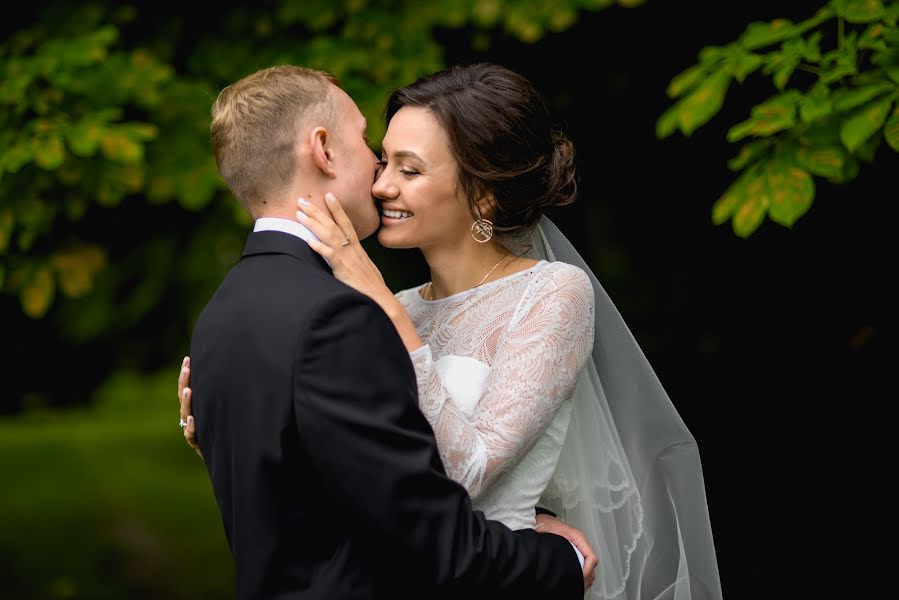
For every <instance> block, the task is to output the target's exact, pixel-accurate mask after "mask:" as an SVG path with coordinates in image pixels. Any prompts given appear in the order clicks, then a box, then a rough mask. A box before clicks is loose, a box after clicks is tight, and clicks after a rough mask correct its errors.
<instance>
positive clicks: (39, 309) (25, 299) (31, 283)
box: [19, 265, 56, 319]
mask: <svg viewBox="0 0 899 600" xmlns="http://www.w3.org/2000/svg"><path fill="white" fill-rule="evenodd" d="M55 292H56V285H55V282H54V280H53V273H52V271H50V267H49V266H47V265H43V266H41V267H39V268H38V269H37V270H36V271H35V272H34V274H32V276H31V278H30V279H29V280H28V283H27V284H25V287H23V288H22V290H21V292H20V293H19V300H20V301H21V304H22V310H23V311H24V312H25V314H26V315H28V316H29V317H31V318H32V319H40V318H41V317H43V316H44V315H45V314H47V311H48V310H49V309H50V305H51V304H52V303H53V296H54V295H55Z"/></svg>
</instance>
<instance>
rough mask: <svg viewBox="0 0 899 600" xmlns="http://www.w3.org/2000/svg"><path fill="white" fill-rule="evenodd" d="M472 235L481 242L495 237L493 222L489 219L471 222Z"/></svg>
mask: <svg viewBox="0 0 899 600" xmlns="http://www.w3.org/2000/svg"><path fill="white" fill-rule="evenodd" d="M471 237H473V238H474V241H476V242H477V243H479V244H486V243H487V242H489V241H490V239H491V238H492V237H493V223H491V222H490V221H488V220H487V219H478V220H477V221H475V222H474V223H472V224H471Z"/></svg>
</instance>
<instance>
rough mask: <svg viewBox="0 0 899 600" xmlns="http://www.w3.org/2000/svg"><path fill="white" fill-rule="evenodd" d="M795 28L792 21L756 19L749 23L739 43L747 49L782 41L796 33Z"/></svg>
mask: <svg viewBox="0 0 899 600" xmlns="http://www.w3.org/2000/svg"><path fill="white" fill-rule="evenodd" d="M796 33H797V30H796V27H795V26H794V25H793V22H792V21H788V20H787V19H775V20H773V21H771V22H770V23H765V22H760V21H756V22H754V23H750V24H749V26H748V27H747V28H746V31H745V32H743V35H741V36H740V45H741V46H743V47H744V48H746V49H747V50H755V49H756V48H761V47H763V46H770V45H771V44H776V43H777V42H782V41H784V40H786V39H788V38H791V37H793V36H794V35H796Z"/></svg>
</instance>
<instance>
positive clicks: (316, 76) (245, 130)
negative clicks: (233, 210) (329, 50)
mask: <svg viewBox="0 0 899 600" xmlns="http://www.w3.org/2000/svg"><path fill="white" fill-rule="evenodd" d="M329 84H334V85H338V81H337V80H336V79H335V78H334V76H332V75H331V74H329V73H326V72H324V71H318V70H316V69H308V68H305V67H297V66H293V65H281V66H277V67H269V68H267V69H262V70H261V71H256V72H255V73H253V74H252V75H248V76H246V77H244V78H243V79H241V80H240V81H238V82H236V83H233V84H231V85H229V86H228V87H226V88H225V89H223V90H222V91H221V93H219V95H218V98H216V100H215V103H214V104H213V105H212V125H211V127H210V129H211V134H212V154H213V156H215V162H216V164H217V165H218V168H219V173H221V174H222V179H224V180H225V183H226V184H227V185H228V187H229V188H230V189H231V191H232V192H233V193H234V195H235V196H236V197H237V199H238V201H240V204H241V206H243V207H244V209H246V211H247V212H249V213H250V214H251V215H253V216H254V217H255V216H256V213H257V211H258V209H259V207H260V206H261V203H262V201H263V200H264V199H266V198H269V197H271V196H273V195H275V194H277V193H279V192H281V191H282V190H284V189H285V188H286V187H287V186H289V185H290V183H291V182H292V181H293V179H294V176H295V175H296V149H297V137H298V136H299V135H300V133H301V131H302V129H303V127H304V126H307V125H309V124H310V121H311V120H312V119H313V118H317V119H319V120H321V121H322V123H321V124H322V125H328V126H335V125H336V111H335V108H334V104H333V102H334V99H333V98H332V97H331V92H330V85H329Z"/></svg>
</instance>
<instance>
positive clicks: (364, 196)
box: [329, 86, 381, 239]
mask: <svg viewBox="0 0 899 600" xmlns="http://www.w3.org/2000/svg"><path fill="white" fill-rule="evenodd" d="M332 88H333V89H332V92H333V93H334V94H335V96H336V98H337V102H336V109H337V121H338V124H337V128H336V129H337V131H336V132H335V133H336V136H335V140H334V150H335V152H336V153H337V155H336V157H335V158H336V159H337V161H338V169H339V171H338V174H337V177H336V179H335V180H334V183H333V188H334V189H331V190H329V191H331V192H332V193H333V194H334V195H335V196H337V199H338V200H339V201H340V205H341V206H342V207H343V210H344V211H345V212H346V214H347V216H348V217H349V218H350V221H352V223H353V227H355V228H356V234H357V235H358V236H359V238H360V239H362V238H366V237H368V236H370V235H371V234H372V233H374V232H375V230H377V228H378V224H379V223H380V219H381V218H380V215H379V214H378V210H377V208H376V207H375V201H374V198H372V195H371V185H372V182H373V181H374V178H375V173H376V170H377V168H378V159H377V157H375V154H374V152H372V151H371V148H369V147H368V140H367V138H366V137H365V129H366V127H367V126H368V122H367V121H366V120H365V117H364V116H362V113H361V112H360V111H359V107H358V106H356V103H355V102H353V99H352V98H350V97H349V95H348V94H347V93H346V92H344V91H343V90H342V89H340V88H338V87H337V86H332Z"/></svg>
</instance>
